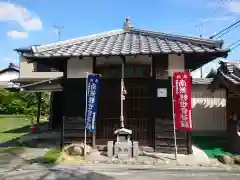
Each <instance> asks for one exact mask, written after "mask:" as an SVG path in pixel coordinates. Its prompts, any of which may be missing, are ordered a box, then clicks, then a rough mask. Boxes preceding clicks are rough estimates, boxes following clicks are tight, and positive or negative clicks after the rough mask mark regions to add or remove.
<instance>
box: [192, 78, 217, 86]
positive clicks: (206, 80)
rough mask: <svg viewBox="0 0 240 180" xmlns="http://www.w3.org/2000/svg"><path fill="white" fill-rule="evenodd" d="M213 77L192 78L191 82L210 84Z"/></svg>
mask: <svg viewBox="0 0 240 180" xmlns="http://www.w3.org/2000/svg"><path fill="white" fill-rule="evenodd" d="M212 81H213V78H193V79H192V84H199V85H200V84H206V85H207V84H211V82H212Z"/></svg>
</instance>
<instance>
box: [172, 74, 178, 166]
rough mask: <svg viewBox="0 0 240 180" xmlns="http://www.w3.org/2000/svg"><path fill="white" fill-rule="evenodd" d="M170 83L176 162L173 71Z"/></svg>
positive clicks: (175, 144)
mask: <svg viewBox="0 0 240 180" xmlns="http://www.w3.org/2000/svg"><path fill="white" fill-rule="evenodd" d="M171 83H172V109H173V111H172V117H173V135H174V146H175V159H176V162H178V158H177V155H178V150H177V137H176V126H175V113H174V95H173V93H174V91H173V87H174V86H173V72H172V78H171Z"/></svg>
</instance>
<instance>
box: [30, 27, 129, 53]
mask: <svg viewBox="0 0 240 180" xmlns="http://www.w3.org/2000/svg"><path fill="white" fill-rule="evenodd" d="M124 32H125V30H124V29H116V30H112V31H105V32H102V33H98V34H91V35H87V36H82V37H79V38H74V39H70V40H64V41H59V42H56V43H51V44H45V45H40V46H32V51H33V52H34V53H36V52H44V51H49V50H53V49H57V48H58V47H65V46H70V45H74V44H78V43H80V42H79V41H81V40H82V41H83V40H85V41H91V40H94V39H98V38H104V37H108V36H112V35H117V34H121V33H124Z"/></svg>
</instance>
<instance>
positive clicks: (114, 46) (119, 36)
mask: <svg viewBox="0 0 240 180" xmlns="http://www.w3.org/2000/svg"><path fill="white" fill-rule="evenodd" d="M222 44H223V42H222V41H215V40H211V39H203V38H196V37H186V36H177V35H171V34H165V33H159V32H152V31H146V30H139V29H120V30H114V31H109V32H105V33H102V34H95V35H91V36H85V37H81V38H76V39H72V40H67V41H60V42H57V43H53V44H46V45H41V46H32V52H33V53H32V54H31V55H33V56H37V57H62V56H63V57H69V56H79V57H86V56H113V55H136V54H160V53H165V54H169V53H206V52H207V53H216V52H223V53H227V52H228V51H229V50H228V49H222ZM17 51H18V50H17ZM25 55H29V54H27V52H26V54H25Z"/></svg>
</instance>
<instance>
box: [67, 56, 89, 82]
mask: <svg viewBox="0 0 240 180" xmlns="http://www.w3.org/2000/svg"><path fill="white" fill-rule="evenodd" d="M86 72H89V73H92V72H93V59H92V58H83V59H79V58H77V57H73V58H71V59H69V60H68V63H67V78H85V77H86Z"/></svg>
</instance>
